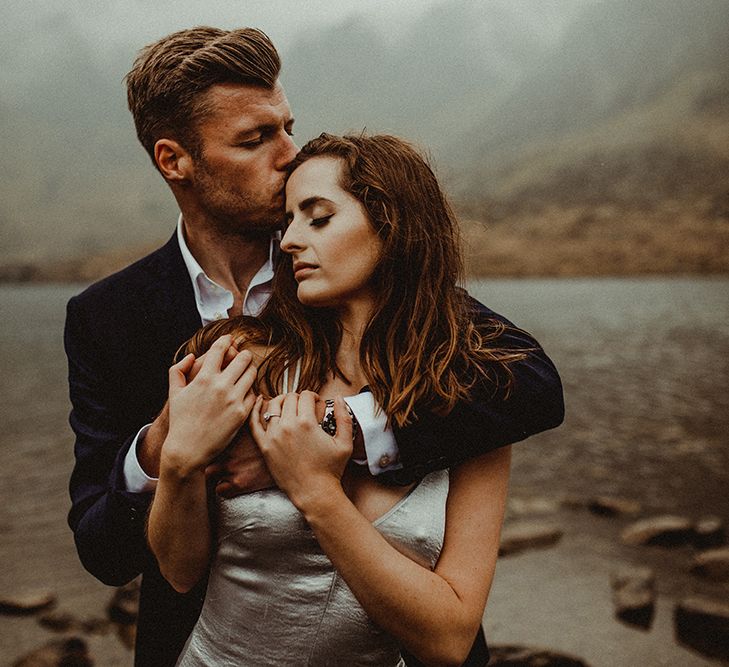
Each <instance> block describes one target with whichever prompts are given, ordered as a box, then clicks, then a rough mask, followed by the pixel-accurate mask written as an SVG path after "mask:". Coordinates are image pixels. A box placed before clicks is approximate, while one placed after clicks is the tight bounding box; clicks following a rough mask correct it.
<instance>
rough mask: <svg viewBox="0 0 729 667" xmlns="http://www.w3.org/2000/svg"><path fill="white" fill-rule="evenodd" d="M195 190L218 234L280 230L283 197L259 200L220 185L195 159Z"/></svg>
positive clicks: (260, 233) (244, 235)
mask: <svg viewBox="0 0 729 667" xmlns="http://www.w3.org/2000/svg"><path fill="white" fill-rule="evenodd" d="M195 180H196V182H195V189H196V190H197V194H198V200H199V202H200V205H201V207H202V208H203V209H204V210H205V212H206V213H207V217H208V219H209V221H210V223H211V224H212V225H213V226H214V229H215V231H216V232H217V233H218V234H220V235H221V236H235V237H238V238H260V237H261V236H270V235H271V234H272V233H273V232H274V231H276V230H278V229H281V227H282V223H283V216H284V206H283V197H280V198H278V199H275V200H272V201H270V202H268V205H266V203H263V202H261V201H259V200H256V199H255V198H254V197H253V196H251V195H249V194H248V193H244V192H231V191H230V190H227V189H225V188H223V187H220V183H219V180H218V179H216V178H215V176H214V175H213V174H211V173H210V171H209V170H208V169H207V166H206V164H205V162H204V159H203V160H200V161H199V162H198V169H197V171H196V179H195Z"/></svg>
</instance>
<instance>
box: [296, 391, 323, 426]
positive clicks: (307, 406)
mask: <svg viewBox="0 0 729 667" xmlns="http://www.w3.org/2000/svg"><path fill="white" fill-rule="evenodd" d="M317 398H319V394H317V393H315V392H313V391H302V392H301V393H300V394H299V405H298V408H297V409H298V415H299V417H300V418H303V419H306V420H309V419H310V420H311V421H317V418H316V399H317Z"/></svg>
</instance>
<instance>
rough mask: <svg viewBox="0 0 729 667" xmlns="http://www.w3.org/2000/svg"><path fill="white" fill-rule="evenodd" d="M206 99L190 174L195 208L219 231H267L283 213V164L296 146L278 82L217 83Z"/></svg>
mask: <svg viewBox="0 0 729 667" xmlns="http://www.w3.org/2000/svg"><path fill="white" fill-rule="evenodd" d="M206 103H207V105H209V106H210V108H211V112H210V113H209V114H208V115H207V116H206V117H205V119H204V120H202V121H201V122H200V123H199V124H198V127H197V130H198V138H199V145H200V155H199V156H198V157H196V159H194V161H193V174H192V177H191V179H190V182H191V186H192V189H193V192H194V193H195V196H196V199H197V203H198V205H199V207H200V209H201V213H203V215H204V216H205V217H206V218H207V219H208V222H209V223H211V224H212V225H213V226H214V227H215V228H217V229H218V230H219V231H221V232H225V233H233V234H241V233H243V234H246V233H254V234H255V233H260V232H270V231H271V230H273V229H274V228H275V227H276V226H277V225H278V224H279V223H280V221H281V219H282V215H283V207H284V198H283V185H284V176H285V173H284V169H285V167H286V165H287V164H288V163H289V162H291V160H292V159H293V158H294V156H295V155H296V153H297V151H298V149H297V147H296V145H295V144H294V142H293V141H292V139H291V134H292V129H293V124H294V119H293V117H292V115H291V109H290V108H289V103H288V100H287V99H286V95H285V94H284V91H283V88H282V87H281V85H280V84H279V83H276V85H275V86H274V88H272V89H270V90H269V89H266V88H262V87H258V86H246V85H240V84H219V85H215V86H212V87H211V88H210V89H209V91H208V92H207V98H206Z"/></svg>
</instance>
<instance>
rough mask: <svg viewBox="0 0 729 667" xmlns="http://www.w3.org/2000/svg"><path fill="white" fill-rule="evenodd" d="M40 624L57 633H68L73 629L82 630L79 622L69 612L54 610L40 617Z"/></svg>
mask: <svg viewBox="0 0 729 667" xmlns="http://www.w3.org/2000/svg"><path fill="white" fill-rule="evenodd" d="M38 623H40V624H41V625H42V626H43V627H44V628H48V629H49V630H53V631H55V632H67V631H68V630H70V629H71V628H74V629H76V628H80V625H81V624H80V623H79V622H78V620H77V619H76V618H75V617H74V616H73V615H72V614H70V613H69V612H67V611H61V610H54V611H49V612H47V613H45V614H43V615H42V616H39V617H38Z"/></svg>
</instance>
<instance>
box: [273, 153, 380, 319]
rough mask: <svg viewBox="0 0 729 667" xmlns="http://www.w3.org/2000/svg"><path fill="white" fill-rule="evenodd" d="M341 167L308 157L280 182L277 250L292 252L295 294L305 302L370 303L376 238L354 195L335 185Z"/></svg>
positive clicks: (328, 304) (319, 304)
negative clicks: (282, 213) (282, 225)
mask: <svg viewBox="0 0 729 667" xmlns="http://www.w3.org/2000/svg"><path fill="white" fill-rule="evenodd" d="M342 168H343V163H342V161H341V160H339V159H338V158H336V157H329V156H321V157H315V158H311V159H310V160H307V161H306V162H304V164H302V165H301V166H300V167H298V168H297V169H296V170H295V171H294V172H293V174H291V176H290V178H289V180H288V183H287V184H286V219H287V222H288V227H287V229H286V233H285V234H284V236H283V239H281V250H283V251H284V252H286V253H289V254H290V255H291V256H292V259H293V269H294V278H295V279H296V282H297V283H298V284H299V287H298V290H297V296H298V298H299V301H301V302H302V303H303V304H306V305H307V306H316V307H325V306H326V307H335V308H338V307H342V306H351V305H353V304H354V303H355V302H362V303H364V304H371V303H373V302H374V292H373V290H372V281H371V279H372V275H373V273H374V271H375V267H376V266H377V262H378V260H379V257H380V252H381V250H382V241H381V240H380V238H379V237H378V236H377V234H376V233H375V231H374V229H373V228H372V225H371V224H370V221H369V218H368V216H367V213H366V212H365V209H364V207H363V206H362V204H361V203H360V202H359V200H358V199H356V198H355V197H354V196H352V195H351V194H350V193H349V192H347V191H346V190H343V189H342V188H341V187H340V185H339V181H340V174H341V169H342Z"/></svg>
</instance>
